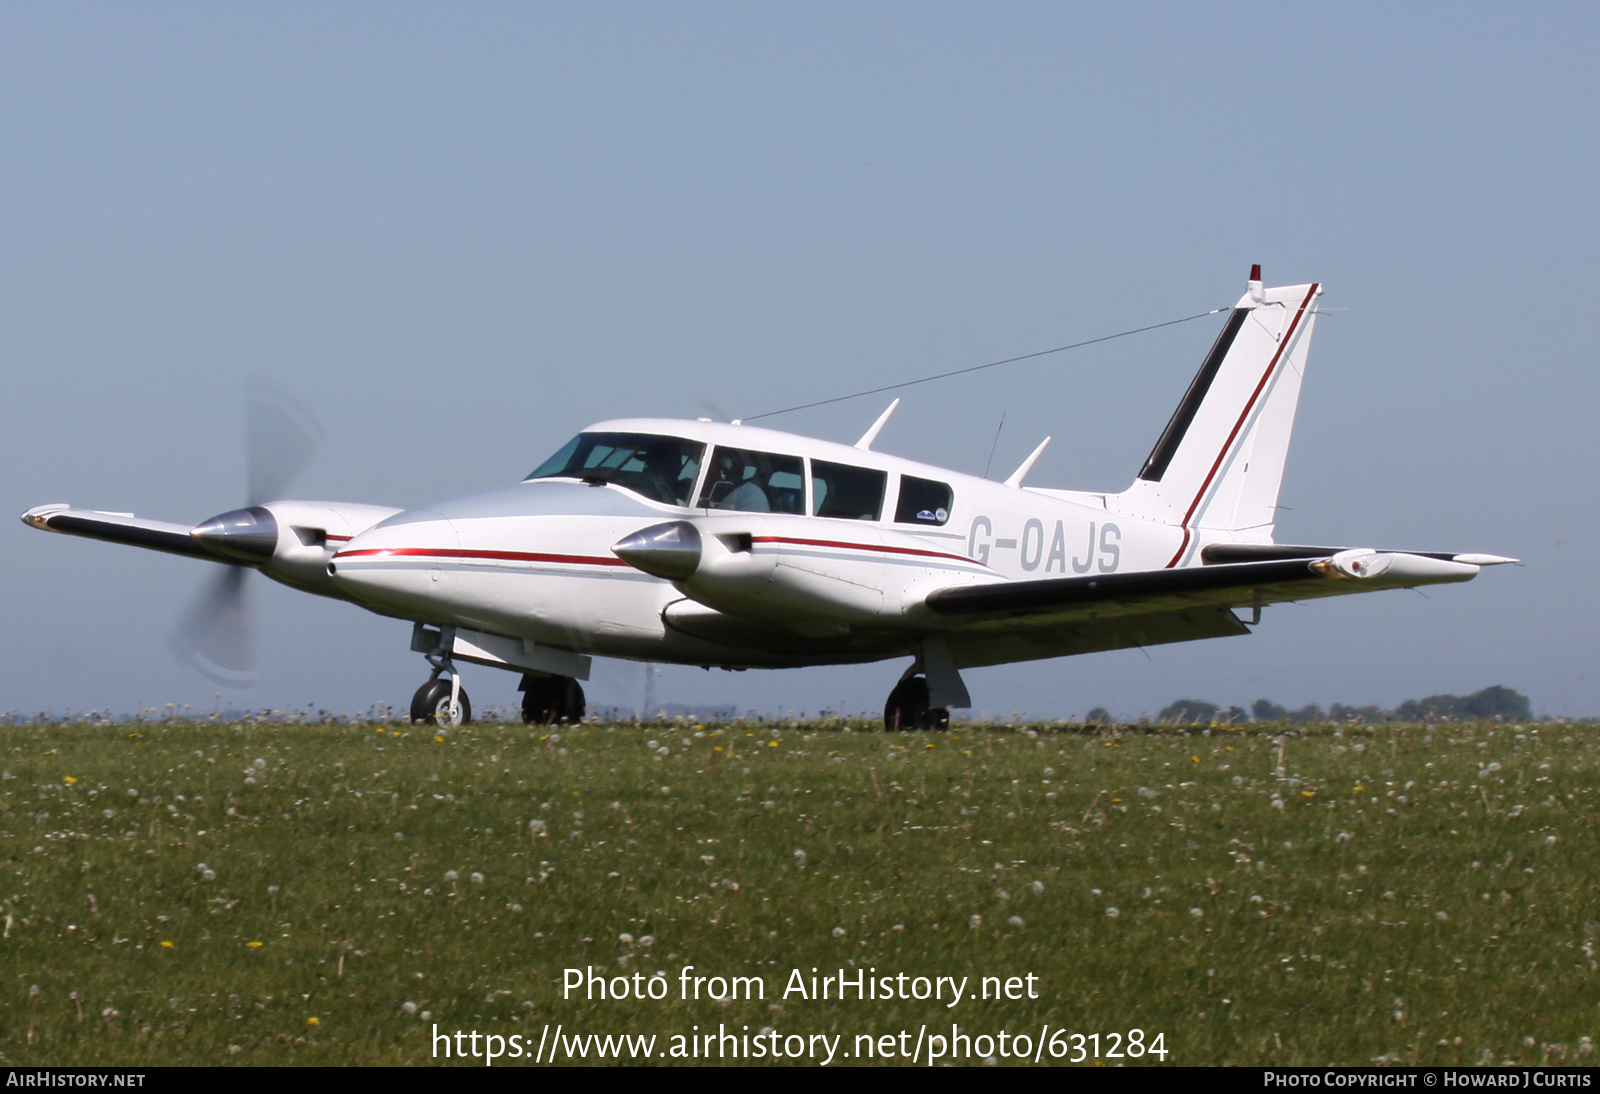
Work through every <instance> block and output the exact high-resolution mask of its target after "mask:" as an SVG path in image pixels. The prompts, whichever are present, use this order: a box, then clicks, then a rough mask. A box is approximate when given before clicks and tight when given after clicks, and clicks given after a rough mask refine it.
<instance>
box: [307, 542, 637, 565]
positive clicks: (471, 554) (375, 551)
mask: <svg viewBox="0 0 1600 1094" xmlns="http://www.w3.org/2000/svg"><path fill="white" fill-rule="evenodd" d="M379 556H388V557H405V558H465V559H482V560H484V561H487V562H554V563H560V564H563V565H569V566H623V567H626V566H627V565H628V564H627V563H626V562H624V561H622V560H621V559H620V558H598V557H596V556H593V555H548V554H542V553H539V552H535V551H469V550H465V549H463V548H452V547H370V548H363V549H362V550H359V551H340V552H339V553H338V554H336V555H334V556H333V558H334V561H335V562H337V561H338V560H339V559H341V558H363V557H367V558H372V557H379Z"/></svg>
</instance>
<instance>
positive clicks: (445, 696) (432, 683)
mask: <svg viewBox="0 0 1600 1094" xmlns="http://www.w3.org/2000/svg"><path fill="white" fill-rule="evenodd" d="M419 639H420V640H419ZM430 639H431V642H430V641H428V640H430ZM411 642H412V645H411V648H412V649H414V650H416V651H417V652H418V653H421V654H422V655H423V656H424V657H426V658H427V659H428V664H429V665H431V666H433V672H432V674H431V675H430V676H429V677H428V682H427V683H426V684H423V685H422V686H421V687H420V688H418V689H417V693H416V694H415V695H413V696H412V697H411V720H412V721H413V722H422V723H426V724H428V725H438V726H464V725H466V724H467V723H468V722H470V721H472V701H471V700H469V699H468V698H467V692H466V689H464V688H463V687H462V686H461V673H460V672H459V671H458V670H457V669H456V666H455V662H453V661H451V660H450V654H449V652H448V651H449V649H450V647H451V646H452V645H454V643H455V628H454V627H441V628H440V629H439V630H438V631H437V632H430V631H428V630H427V629H426V628H424V627H423V626H422V624H420V623H419V624H417V626H416V629H415V630H414V631H413V634H412V640H411ZM424 643H426V644H424ZM445 676H448V677H449V679H448V680H446V679H444V677H445Z"/></svg>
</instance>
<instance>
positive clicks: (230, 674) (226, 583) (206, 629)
mask: <svg viewBox="0 0 1600 1094" xmlns="http://www.w3.org/2000/svg"><path fill="white" fill-rule="evenodd" d="M248 573H249V571H248V570H246V569H245V568H244V567H243V566H224V567H222V568H221V571H220V572H219V573H217V574H216V575H215V576H213V577H212V578H211V580H210V581H209V582H207V583H206V586H205V588H203V589H202V590H201V592H200V595H199V596H198V597H196V598H195V601H194V603H192V604H191V605H190V606H189V610H188V611H186V612H184V614H183V617H182V618H181V619H180V620H179V621H178V624H177V626H176V627H174V628H173V631H172V636H171V643H170V644H171V646H172V652H173V653H175V654H176V655H177V656H178V659H179V660H181V661H183V662H184V663H186V664H188V665H192V666H193V667H194V668H195V669H196V670H198V671H199V673H200V674H201V675H202V676H204V677H206V679H208V680H210V681H212V682H213V683H217V684H222V685H223V686H225V687H231V688H248V687H254V686H255V682H256V670H255V642H254V639H253V635H252V633H251V627H250V617H249V612H248V610H247V600H248V598H247V596H246V592H247V588H246V585H245V578H246V576H247V575H248Z"/></svg>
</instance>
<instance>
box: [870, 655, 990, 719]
mask: <svg viewBox="0 0 1600 1094" xmlns="http://www.w3.org/2000/svg"><path fill="white" fill-rule="evenodd" d="M916 658H917V659H916V660H915V661H913V662H911V666H910V667H909V668H907V669H906V671H905V674H904V675H903V676H901V677H900V682H899V683H898V684H896V685H895V686H894V690H893V691H891V692H890V693H889V702H888V703H887V704H885V705H884V708H883V728H884V729H887V730H888V731H889V732H890V733H894V732H897V731H899V730H902V729H949V728H950V708H951V707H970V706H971V705H972V697H971V696H970V695H968V694H967V685H966V684H964V683H962V682H961V673H960V671H959V670H957V668H956V663H955V659H954V658H953V657H951V655H950V649H949V647H948V646H946V645H945V643H944V641H943V640H942V639H939V638H925V639H923V640H922V642H921V644H920V645H919V646H918V648H917V650H916ZM935 703H937V704H938V705H937V706H935V705H934V704H935Z"/></svg>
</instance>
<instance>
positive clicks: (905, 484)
mask: <svg viewBox="0 0 1600 1094" xmlns="http://www.w3.org/2000/svg"><path fill="white" fill-rule="evenodd" d="M953 500H954V495H953V494H952V493H951V491H950V486H949V484H947V483H942V482H934V481H933V480H932V479H919V478H915V477H913V476H911V475H901V476H900V500H899V501H898V502H896V503H895V507H894V519H895V523H896V524H926V525H934V526H938V525H942V524H944V523H945V522H946V521H948V520H949V519H950V506H951V503H952V501H953Z"/></svg>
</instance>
